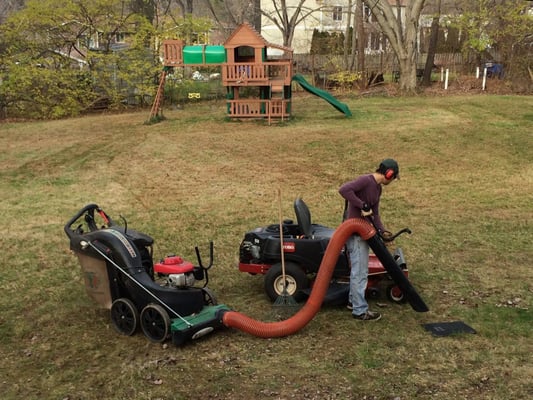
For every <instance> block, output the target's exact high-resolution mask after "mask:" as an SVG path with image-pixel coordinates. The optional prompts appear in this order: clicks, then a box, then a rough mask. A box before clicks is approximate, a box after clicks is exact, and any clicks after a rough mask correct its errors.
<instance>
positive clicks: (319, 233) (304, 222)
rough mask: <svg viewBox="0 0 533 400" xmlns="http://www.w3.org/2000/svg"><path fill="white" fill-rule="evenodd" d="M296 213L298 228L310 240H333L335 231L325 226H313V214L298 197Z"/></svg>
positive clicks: (295, 207) (295, 201) (295, 204)
mask: <svg viewBox="0 0 533 400" xmlns="http://www.w3.org/2000/svg"><path fill="white" fill-rule="evenodd" d="M294 213H295V214H296V220H297V221H298V226H299V228H300V230H301V231H302V233H303V234H304V236H305V237H306V238H308V239H324V238H327V239H329V238H331V236H333V232H335V229H332V228H328V227H327V226H324V225H318V224H313V223H312V222H311V212H310V211H309V207H307V204H305V202H304V201H303V200H302V199H301V198H300V197H298V198H297V199H296V200H294Z"/></svg>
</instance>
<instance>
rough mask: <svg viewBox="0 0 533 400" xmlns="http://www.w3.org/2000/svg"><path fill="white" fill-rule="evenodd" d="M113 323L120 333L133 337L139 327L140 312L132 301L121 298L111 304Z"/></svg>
mask: <svg viewBox="0 0 533 400" xmlns="http://www.w3.org/2000/svg"><path fill="white" fill-rule="evenodd" d="M111 322H113V326H114V327H115V330H116V331H117V332H118V333H120V334H122V335H126V336H131V335H133V334H134V333H135V332H136V331H137V328H138V327H139V311H138V310H137V307H135V304H133V302H132V301H131V300H130V299H127V298H125V297H120V298H118V299H116V300H115V301H113V304H111Z"/></svg>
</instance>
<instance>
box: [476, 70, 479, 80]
mask: <svg viewBox="0 0 533 400" xmlns="http://www.w3.org/2000/svg"><path fill="white" fill-rule="evenodd" d="M476 79H479V67H476Z"/></svg>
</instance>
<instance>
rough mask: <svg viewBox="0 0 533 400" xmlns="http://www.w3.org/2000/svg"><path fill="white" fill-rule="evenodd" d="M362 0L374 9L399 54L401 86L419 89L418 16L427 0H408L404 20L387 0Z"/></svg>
mask: <svg viewBox="0 0 533 400" xmlns="http://www.w3.org/2000/svg"><path fill="white" fill-rule="evenodd" d="M363 1H364V2H365V4H366V5H367V6H369V7H370V9H371V10H372V14H373V15H374V16H375V18H376V20H377V22H378V24H379V26H380V28H381V30H382V31H383V34H384V35H385V36H386V37H387V39H388V41H389V44H390V46H391V47H392V49H393V51H394V53H395V54H396V57H397V58H398V63H399V67H400V82H399V85H400V90H401V91H403V92H414V91H415V90H416V56H417V42H416V40H417V35H418V24H419V21H418V20H419V18H420V12H421V11H422V7H423V6H424V2H425V0H408V1H407V2H406V6H405V7H404V8H405V20H404V21H403V22H402V18H401V16H400V15H398V13H395V12H394V11H393V7H392V6H391V5H390V2H389V1H388V0H363ZM395 8H396V7H395ZM396 9H397V8H396Z"/></svg>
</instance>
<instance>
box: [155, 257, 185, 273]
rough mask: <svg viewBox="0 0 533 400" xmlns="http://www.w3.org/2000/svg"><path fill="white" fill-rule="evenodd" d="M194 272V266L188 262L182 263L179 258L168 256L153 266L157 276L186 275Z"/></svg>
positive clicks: (181, 259)
mask: <svg viewBox="0 0 533 400" xmlns="http://www.w3.org/2000/svg"><path fill="white" fill-rule="evenodd" d="M193 271H194V265H193V264H192V263H191V262H190V261H184V260H183V258H181V257H179V256H168V257H165V259H163V260H161V262H159V263H156V264H154V272H155V273H157V274H164V275H170V274H186V273H188V272H193Z"/></svg>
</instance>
